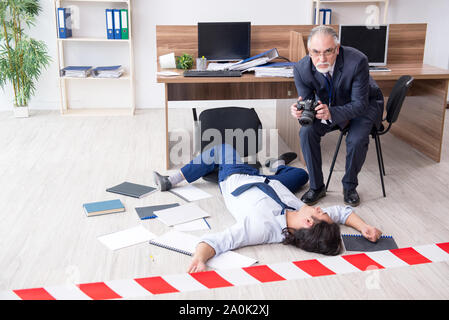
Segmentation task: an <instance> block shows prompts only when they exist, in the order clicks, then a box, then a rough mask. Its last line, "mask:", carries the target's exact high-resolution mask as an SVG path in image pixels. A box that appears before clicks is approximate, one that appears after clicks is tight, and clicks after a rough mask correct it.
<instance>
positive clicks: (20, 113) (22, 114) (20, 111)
mask: <svg viewBox="0 0 449 320" xmlns="http://www.w3.org/2000/svg"><path fill="white" fill-rule="evenodd" d="M14 116H15V117H16V118H28V117H29V116H30V111H29V108H28V106H23V107H16V106H14Z"/></svg>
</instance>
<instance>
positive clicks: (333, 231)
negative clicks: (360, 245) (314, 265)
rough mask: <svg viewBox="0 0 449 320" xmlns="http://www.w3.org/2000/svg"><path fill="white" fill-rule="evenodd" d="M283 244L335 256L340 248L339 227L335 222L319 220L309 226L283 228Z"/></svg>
mask: <svg viewBox="0 0 449 320" xmlns="http://www.w3.org/2000/svg"><path fill="white" fill-rule="evenodd" d="M282 234H283V235H284V236H285V239H284V241H283V242H282V243H283V244H292V245H294V246H296V247H298V248H300V249H303V250H305V251H309V252H317V253H321V254H325V255H330V256H335V255H337V254H339V253H340V251H341V249H342V244H341V237H340V227H339V226H338V224H336V223H328V222H326V221H320V222H317V223H315V224H314V225H313V226H312V227H310V228H300V229H293V228H288V227H287V228H284V229H283V230H282Z"/></svg>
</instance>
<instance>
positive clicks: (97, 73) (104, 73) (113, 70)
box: [92, 66, 124, 78]
mask: <svg viewBox="0 0 449 320" xmlns="http://www.w3.org/2000/svg"><path fill="white" fill-rule="evenodd" d="M123 72H124V70H123V68H122V66H105V67H97V68H95V69H93V70H92V76H93V77H95V78H120V77H121V76H122V74H123Z"/></svg>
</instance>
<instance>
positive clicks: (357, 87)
mask: <svg viewBox="0 0 449 320" xmlns="http://www.w3.org/2000/svg"><path fill="white" fill-rule="evenodd" d="M294 76H295V85H296V89H297V91H298V96H301V97H302V98H303V99H316V100H321V102H322V103H325V104H327V105H329V101H328V100H329V95H328V86H327V84H326V79H325V77H324V76H323V74H321V73H320V72H318V71H317V70H316V68H315V66H314V65H313V63H312V60H311V58H310V57H309V56H305V57H304V58H303V59H301V60H300V61H298V62H297V63H296V64H295V66H294ZM332 80H333V94H332V100H333V101H332V105H331V108H330V109H329V111H330V113H331V117H332V123H333V124H337V125H339V126H342V125H344V124H345V123H346V122H347V121H349V120H352V119H354V118H357V117H367V118H368V119H370V120H371V121H372V122H373V123H375V124H376V126H379V125H380V123H381V120H382V114H383V110H384V98H383V95H382V91H381V90H380V88H379V87H378V86H377V84H376V82H375V81H374V79H373V78H372V77H371V76H370V74H369V67H368V58H367V57H366V56H365V55H364V54H363V53H362V52H360V51H358V50H356V49H354V48H351V47H345V46H341V47H340V51H339V54H338V56H337V59H336V61H335V67H334V73H333V76H332Z"/></svg>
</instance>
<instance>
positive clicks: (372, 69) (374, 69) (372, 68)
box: [369, 66, 391, 72]
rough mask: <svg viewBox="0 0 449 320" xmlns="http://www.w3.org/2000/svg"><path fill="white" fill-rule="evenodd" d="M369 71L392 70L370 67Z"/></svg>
mask: <svg viewBox="0 0 449 320" xmlns="http://www.w3.org/2000/svg"><path fill="white" fill-rule="evenodd" d="M369 71H374V72H376V71H391V70H390V69H388V68H387V67H376V66H370V67H369Z"/></svg>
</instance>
